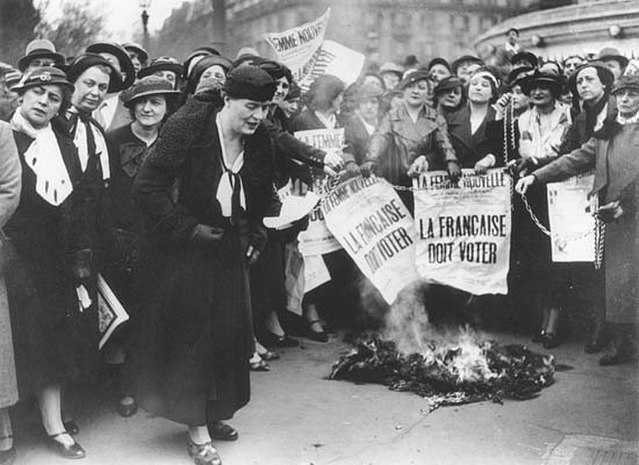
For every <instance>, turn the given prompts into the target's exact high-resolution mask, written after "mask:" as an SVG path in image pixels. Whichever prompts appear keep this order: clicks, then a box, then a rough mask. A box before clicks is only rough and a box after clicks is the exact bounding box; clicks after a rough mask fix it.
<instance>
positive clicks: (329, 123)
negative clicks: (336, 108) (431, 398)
mask: <svg viewBox="0 0 639 465" xmlns="http://www.w3.org/2000/svg"><path fill="white" fill-rule="evenodd" d="M313 113H315V116H317V119H319V120H320V121H321V122H322V124H323V125H324V126H325V127H326V129H335V126H337V118H336V117H335V113H331V114H330V115H328V118H327V117H326V116H324V115H323V114H322V113H320V112H319V111H314V112H313Z"/></svg>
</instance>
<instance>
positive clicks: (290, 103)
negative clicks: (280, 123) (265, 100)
mask: <svg viewBox="0 0 639 465" xmlns="http://www.w3.org/2000/svg"><path fill="white" fill-rule="evenodd" d="M279 107H280V108H281V109H282V111H284V114H285V115H286V116H287V118H290V117H291V116H292V115H295V114H296V113H297V112H298V111H299V109H300V99H299V98H294V99H291V100H282V101H281V102H280V103H279Z"/></svg>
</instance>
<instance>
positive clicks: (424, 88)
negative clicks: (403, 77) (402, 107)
mask: <svg viewBox="0 0 639 465" xmlns="http://www.w3.org/2000/svg"><path fill="white" fill-rule="evenodd" d="M432 93H433V85H432V83H431V81H429V80H428V79H421V80H419V81H417V82H412V83H410V84H408V85H407V86H406V89H404V100H405V101H406V104H407V105H408V106H410V107H418V106H420V105H424V104H425V103H426V102H427V101H428V99H429V98H430V96H431V95H432Z"/></svg>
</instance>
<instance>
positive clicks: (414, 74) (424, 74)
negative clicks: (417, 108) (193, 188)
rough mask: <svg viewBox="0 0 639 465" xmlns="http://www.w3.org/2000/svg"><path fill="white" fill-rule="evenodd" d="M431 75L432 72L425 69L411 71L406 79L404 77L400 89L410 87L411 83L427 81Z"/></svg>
mask: <svg viewBox="0 0 639 465" xmlns="http://www.w3.org/2000/svg"><path fill="white" fill-rule="evenodd" d="M430 79H431V76H430V73H429V72H428V71H426V70H424V69H417V70H415V71H411V72H409V73H408V74H407V75H406V76H405V77H404V79H402V82H400V84H399V88H400V89H402V90H403V89H406V87H408V86H409V85H411V84H414V83H416V82H418V81H427V80H430Z"/></svg>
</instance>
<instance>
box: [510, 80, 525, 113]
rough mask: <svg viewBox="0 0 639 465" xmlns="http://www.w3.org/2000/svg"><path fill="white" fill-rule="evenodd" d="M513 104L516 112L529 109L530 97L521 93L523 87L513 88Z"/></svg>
mask: <svg viewBox="0 0 639 465" xmlns="http://www.w3.org/2000/svg"><path fill="white" fill-rule="evenodd" d="M511 102H512V105H513V108H514V109H515V110H523V109H527V108H528V102H529V100H528V96H527V95H526V94H524V93H523V92H522V91H521V86H519V85H516V86H514V87H513V88H512V99H511Z"/></svg>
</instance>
